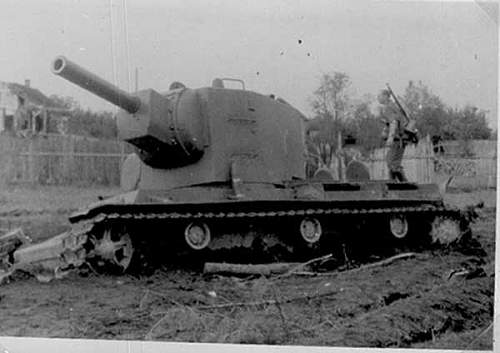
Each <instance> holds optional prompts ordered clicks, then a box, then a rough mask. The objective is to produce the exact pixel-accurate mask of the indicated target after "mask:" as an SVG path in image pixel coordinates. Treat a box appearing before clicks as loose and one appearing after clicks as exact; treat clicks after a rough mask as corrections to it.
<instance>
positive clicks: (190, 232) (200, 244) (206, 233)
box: [184, 222, 211, 250]
mask: <svg viewBox="0 0 500 353" xmlns="http://www.w3.org/2000/svg"><path fill="white" fill-rule="evenodd" d="M184 237H185V239H186V243H187V244H188V245H189V246H190V247H191V248H193V249H194V250H201V249H204V248H206V247H207V246H208V244H209V243H210V239H211V236H210V229H209V228H208V226H207V225H206V224H205V223H202V222H200V223H190V224H189V225H188V226H187V227H186V230H185V231H184Z"/></svg>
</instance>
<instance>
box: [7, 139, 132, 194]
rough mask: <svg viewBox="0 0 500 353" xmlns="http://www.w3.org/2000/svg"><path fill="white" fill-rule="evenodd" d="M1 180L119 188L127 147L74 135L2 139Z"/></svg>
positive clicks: (109, 141) (121, 144) (112, 141)
mask: <svg viewBox="0 0 500 353" xmlns="http://www.w3.org/2000/svg"><path fill="white" fill-rule="evenodd" d="M0 151H1V157H0V163H1V164H0V165H1V167H0V179H1V180H3V182H7V183H30V184H56V185H70V184H71V185H88V184H99V185H119V183H120V167H121V163H122V161H123V159H124V157H125V156H126V153H128V152H130V148H128V146H127V147H126V146H125V144H124V143H122V142H120V141H115V140H98V139H94V138H89V137H82V136H74V135H57V134H48V135H38V136H34V137H30V138H18V137H13V136H8V135H1V136H0Z"/></svg>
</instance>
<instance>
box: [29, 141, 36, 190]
mask: <svg viewBox="0 0 500 353" xmlns="http://www.w3.org/2000/svg"><path fill="white" fill-rule="evenodd" d="M28 141H29V143H28V182H29V183H31V184H34V183H35V180H36V178H35V169H36V168H35V155H34V154H33V152H34V149H33V141H34V138H30V139H29V140H28Z"/></svg>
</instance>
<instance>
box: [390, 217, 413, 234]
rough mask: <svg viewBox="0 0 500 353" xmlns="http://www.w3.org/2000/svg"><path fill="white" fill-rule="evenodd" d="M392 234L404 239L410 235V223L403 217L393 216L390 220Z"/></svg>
mask: <svg viewBox="0 0 500 353" xmlns="http://www.w3.org/2000/svg"><path fill="white" fill-rule="evenodd" d="M389 227H390V230H391V234H392V235H393V236H394V237H395V238H398V239H403V238H404V237H406V235H407V234H408V221H407V220H406V217H405V216H403V215H395V216H392V217H391V218H390V220H389Z"/></svg>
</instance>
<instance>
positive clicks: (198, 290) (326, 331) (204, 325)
mask: <svg viewBox="0 0 500 353" xmlns="http://www.w3.org/2000/svg"><path fill="white" fill-rule="evenodd" d="M467 197H469V196H463V197H462V199H461V200H462V201H461V202H464V201H463V200H465V199H466V198H467ZM494 217H495V212H494V209H493V208H491V207H490V208H486V209H484V210H483V211H482V215H481V218H480V219H479V220H478V222H477V223H476V224H475V225H474V227H473V237H474V238H473V240H475V241H478V242H479V243H480V244H481V246H482V248H483V249H484V251H477V248H474V247H470V248H468V247H462V248H460V249H441V250H433V251H426V252H423V253H420V254H417V256H415V257H412V258H408V259H404V260H399V261H395V262H393V263H390V264H388V265H386V266H378V267H372V268H367V269H364V270H360V271H349V270H347V271H336V272H332V273H330V274H328V275H321V276H297V275H293V276H282V277H278V276H271V277H267V278H265V277H249V278H235V277H224V276H217V275H203V274H201V273H199V272H194V271H189V270H186V269H173V268H170V269H158V270H157V271H156V272H155V273H154V274H153V275H151V276H144V277H134V276H130V275H125V276H111V275H97V274H95V273H93V272H92V271H90V270H89V271H83V272H80V273H73V274H71V275H70V276H69V277H67V278H65V279H63V280H59V281H53V282H50V283H45V284H42V283H39V282H37V281H36V280H35V279H34V278H31V277H29V276H27V275H26V276H23V275H22V274H19V275H17V277H16V278H14V279H13V280H12V281H11V282H10V283H7V284H5V285H2V286H0V317H2V320H1V321H0V335H6V336H37V337H71V338H100V339H134V340H142V339H147V340H168V341H190V342H227V343H229V342H230V343H256V344H297V345H327V346H370V347H414V348H454V349H492V334H491V331H492V330H491V328H489V325H490V324H491V322H492V320H493V301H494V300H493V298H494V296H493V288H494V277H493V274H492V273H491V271H489V270H488V269H491V268H492V267H491V265H492V264H493V262H492V261H493V259H494V236H495V218H494ZM20 218H23V217H20ZM43 220H45V218H44V217H41V218H36V217H35V218H29V223H30V224H31V226H32V227H34V228H36V227H37V225H39V224H41V223H40V222H43ZM59 226H61V224H59V223H58V221H57V220H56V219H54V223H52V225H50V224H48V225H47V230H46V231H49V230H50V227H53V229H54V230H56V229H57V227H59ZM26 233H28V231H26ZM40 237H43V236H42V235H40ZM486 264H490V266H486V267H485V265H486ZM463 270H467V273H466V274H464V275H457V276H454V275H453V274H454V273H463V272H462V271H463ZM488 330H489V331H488Z"/></svg>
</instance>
